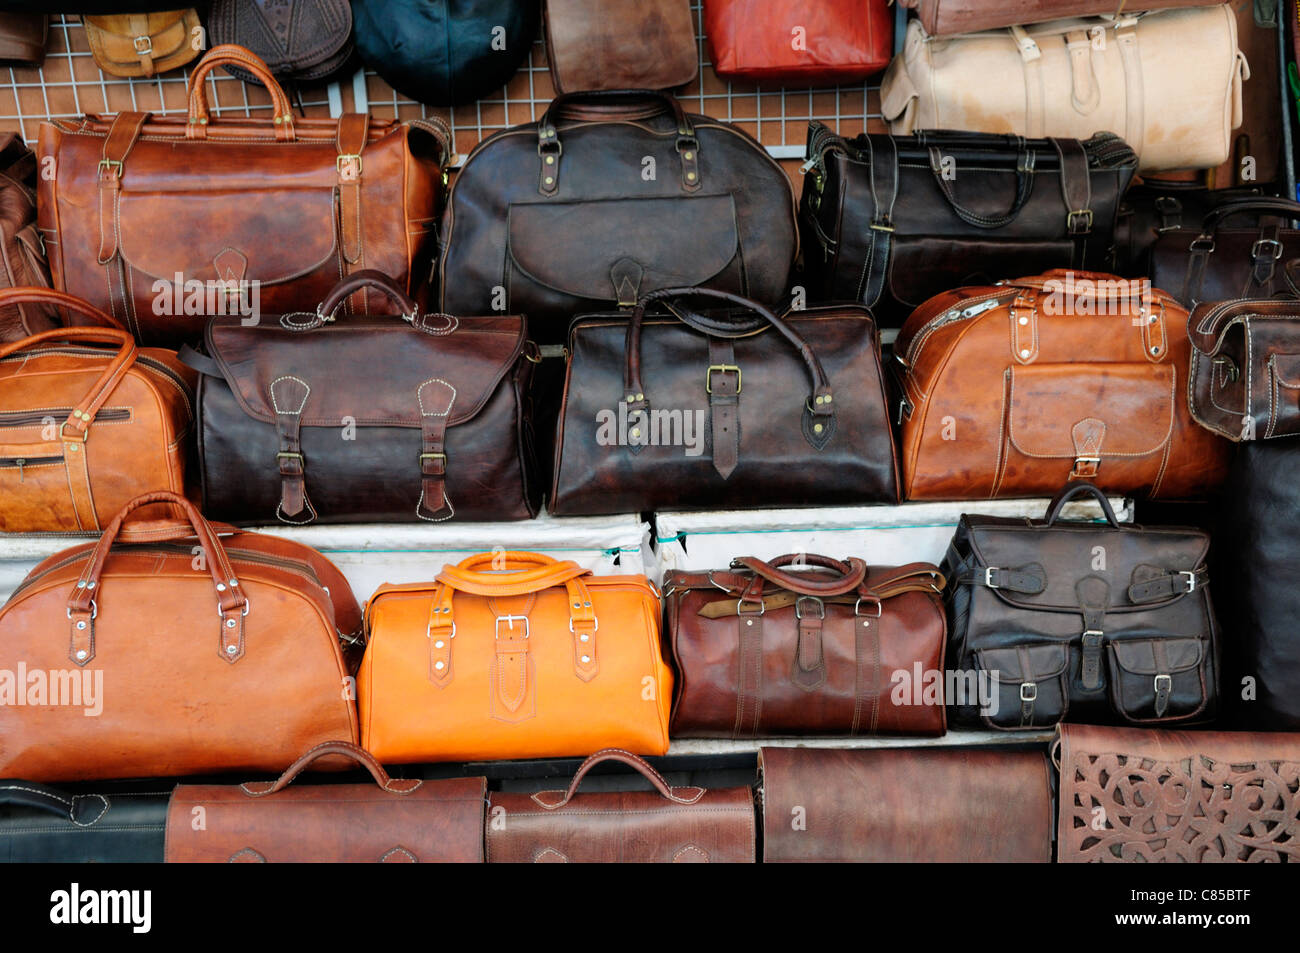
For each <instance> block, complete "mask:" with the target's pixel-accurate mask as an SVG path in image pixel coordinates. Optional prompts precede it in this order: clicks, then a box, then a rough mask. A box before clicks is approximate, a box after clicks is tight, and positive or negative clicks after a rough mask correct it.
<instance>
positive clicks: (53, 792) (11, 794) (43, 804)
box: [0, 778, 108, 827]
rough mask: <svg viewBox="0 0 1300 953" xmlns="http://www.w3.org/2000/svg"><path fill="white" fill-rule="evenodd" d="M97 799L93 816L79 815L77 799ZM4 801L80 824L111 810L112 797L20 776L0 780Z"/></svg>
mask: <svg viewBox="0 0 1300 953" xmlns="http://www.w3.org/2000/svg"><path fill="white" fill-rule="evenodd" d="M78 801H88V802H93V803H94V804H96V805H97V807H98V812H97V815H96V816H95V817H94V818H93V819H89V820H87V819H81V818H78V817H77V802H78ZM0 804H9V805H13V806H14V807H30V808H35V809H36V810H38V811H44V812H45V813H46V814H52V815H54V816H55V817H61V818H64V819H66V820H69V821H72V823H74V824H76V825H77V826H78V827H89V826H90V825H91V824H93V823H95V821H98V820H99V819H100V818H101V817H103V816H104V814H106V813H107V812H108V800H107V799H106V798H105V797H104V796H103V795H102V794H67V793H65V792H63V791H60V790H59V789H58V788H52V787H49V786H47V785H44V784H36V783H34V782H32V781H24V780H21V779H18V778H5V779H3V780H0Z"/></svg>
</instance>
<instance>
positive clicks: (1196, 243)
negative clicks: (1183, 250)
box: [1187, 235, 1214, 254]
mask: <svg viewBox="0 0 1300 953" xmlns="http://www.w3.org/2000/svg"><path fill="white" fill-rule="evenodd" d="M1187 250H1188V251H1203V252H1206V253H1207V254H1208V253H1210V252H1213V251H1214V236H1213V235H1197V236H1196V237H1195V238H1193V239H1192V241H1191V243H1190V244H1189V245H1188V246H1187Z"/></svg>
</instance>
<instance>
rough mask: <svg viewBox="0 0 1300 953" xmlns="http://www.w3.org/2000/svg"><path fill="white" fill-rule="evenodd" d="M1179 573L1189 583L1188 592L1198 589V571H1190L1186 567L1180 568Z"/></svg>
mask: <svg viewBox="0 0 1300 953" xmlns="http://www.w3.org/2000/svg"><path fill="white" fill-rule="evenodd" d="M1178 575H1180V576H1182V577H1183V581H1184V582H1186V583H1187V591H1188V592H1195V591H1196V573H1194V572H1189V571H1188V570H1186V569H1181V570H1179V572H1178Z"/></svg>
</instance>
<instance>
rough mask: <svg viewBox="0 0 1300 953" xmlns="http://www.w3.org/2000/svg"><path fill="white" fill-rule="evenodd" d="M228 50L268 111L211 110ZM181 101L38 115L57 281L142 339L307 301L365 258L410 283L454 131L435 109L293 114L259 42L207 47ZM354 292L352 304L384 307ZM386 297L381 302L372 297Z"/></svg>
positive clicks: (427, 257) (183, 339)
mask: <svg viewBox="0 0 1300 953" xmlns="http://www.w3.org/2000/svg"><path fill="white" fill-rule="evenodd" d="M226 65H238V66H242V67H243V68H245V69H247V70H248V71H249V72H251V73H252V74H253V75H255V76H256V77H257V78H258V79H259V80H260V81H261V82H262V84H263V85H264V86H266V87H267V89H268V91H269V92H270V94H271V98H272V101H273V110H274V114H275V116H274V119H271V118H261V119H251V118H215V117H212V116H211V115H210V114H209V108H208V101H207V86H206V83H205V80H206V78H207V76H208V75H209V74H210V73H211V72H212V70H214V69H216V68H217V67H218V66H226ZM189 90H190V94H189V97H190V98H189V115H188V118H187V117H183V116H182V117H173V116H155V115H153V114H151V113H146V112H123V113H117V114H116V115H111V116H86V117H83V118H82V119H79V120H55V121H54V122H50V123H44V124H42V125H41V133H40V145H39V148H38V154H39V155H40V156H41V158H42V161H44V160H45V158H46V157H53V161H54V163H55V168H57V169H58V175H57V176H54V177H52V178H50V179H48V180H47V179H42V180H41V182H40V203H39V205H40V226H41V233H42V236H43V237H44V239H45V246H46V248H47V250H48V252H49V256H50V272H51V277H52V278H53V281H54V287H56V288H58V289H59V290H61V291H67V292H69V293H70V294H76V295H78V296H79V297H82V298H85V299H86V300H87V301H90V302H91V303H92V304H94V305H95V306H96V307H98V308H100V310H102V311H106V312H108V313H110V314H112V315H113V316H114V317H117V318H118V319H119V320H121V321H122V322H123V323H124V324H126V325H127V326H129V328H130V330H131V331H132V333H134V334H135V335H136V337H137V339H139V340H140V341H141V342H142V343H146V344H157V345H162V346H169V347H179V346H180V345H181V344H183V343H191V344H192V343H195V342H196V341H197V340H198V339H199V337H200V336H201V335H202V333H203V328H204V325H205V324H206V321H207V317H208V316H210V315H220V314H234V313H239V314H242V315H244V316H245V317H248V316H250V314H251V315H252V316H253V317H256V316H257V315H260V314H287V313H289V312H293V311H304V310H310V309H314V308H315V307H316V305H317V304H318V303H319V302H320V301H322V300H324V298H325V296H326V295H327V294H329V291H330V289H331V288H333V287H334V285H336V284H337V283H338V281H339V279H340V278H342V277H346V276H347V275H350V274H352V273H354V272H357V271H361V270H363V269H375V270H378V271H381V272H383V273H384V274H386V275H388V276H389V277H390V278H392V279H393V280H394V281H396V282H397V284H398V285H399V286H400V287H401V288H402V289H403V290H404V291H406V292H407V293H408V294H414V295H416V296H417V297H418V295H419V291H420V288H419V284H420V282H421V281H422V278H423V276H424V275H427V274H428V273H429V263H430V261H431V260H432V257H433V254H434V244H435V238H434V225H435V220H436V215H437V206H438V198H439V195H440V191H441V188H442V184H443V182H444V177H443V176H444V172H443V163H444V162H445V160H446V157H447V154H448V152H449V146H448V143H449V142H450V136H449V135H448V134H447V133H446V130H445V124H440V123H435V122H433V121H431V120H413V121H412V122H410V123H399V122H397V121H395V120H377V119H371V118H370V117H368V116H366V115H364V114H359V113H345V114H343V115H342V116H340V117H338V118H337V119H329V118H319V119H304V118H301V117H297V116H294V115H293V110H292V108H291V107H290V104H289V100H288V98H287V97H286V96H285V94H284V90H282V89H281V88H280V86H279V85H278V84H277V83H276V82H275V79H274V78H273V77H272V76H271V74H270V72H269V71H268V70H267V69H266V66H265V64H263V63H262V61H261V60H259V59H258V58H257V57H256V56H254V55H253V54H252V53H249V52H248V51H247V50H245V49H243V48H242V47H238V46H230V45H227V46H217V47H213V48H212V49H211V50H209V51H208V53H207V54H206V55H205V56H204V57H203V60H202V62H200V63H199V65H198V66H197V67H196V68H195V69H194V70H193V72H192V73H191V74H190V79H189ZM384 301H385V299H384V297H383V295H381V294H380V293H379V292H375V291H372V292H370V293H368V294H366V293H359V294H358V295H357V296H355V297H354V299H353V300H352V301H350V302H349V310H350V312H352V313H367V312H368V309H370V308H382V307H384ZM381 313H382V312H381Z"/></svg>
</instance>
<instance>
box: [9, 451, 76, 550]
mask: <svg viewBox="0 0 1300 953" xmlns="http://www.w3.org/2000/svg"><path fill="white" fill-rule="evenodd" d="M55 446H58V445H57V444H55ZM12 450H13V448H12V447H10V448H7V450H6V452H5V453H4V454H3V456H0V532H5V533H30V532H33V531H37V530H39V531H45V532H76V531H78V530H82V529H83V528H84V527H82V526H79V525H78V523H77V515H76V513H74V512H73V509H72V498H71V495H70V491H69V489H68V471H67V466H66V465H65V463H64V459H63V456H62V455H56V454H51V453H48V452H40V451H37V452H36V453H33V454H32V455H30V456H27V455H23V454H15V453H13V452H12Z"/></svg>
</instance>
